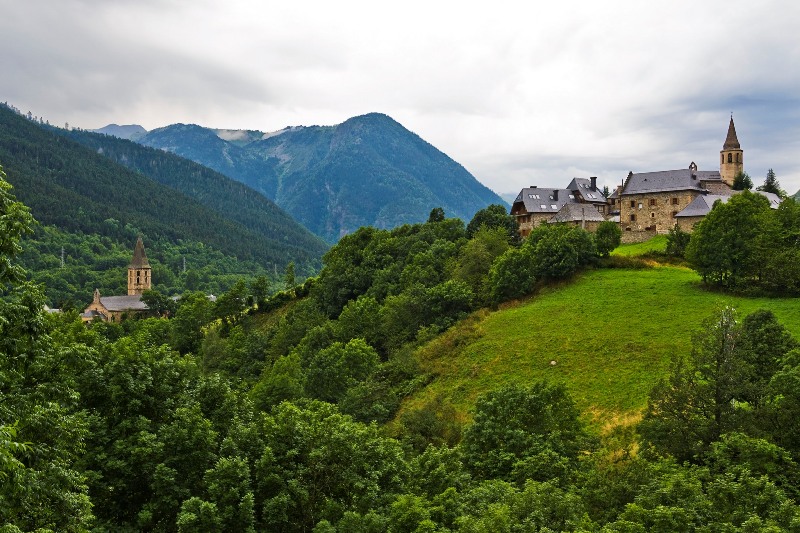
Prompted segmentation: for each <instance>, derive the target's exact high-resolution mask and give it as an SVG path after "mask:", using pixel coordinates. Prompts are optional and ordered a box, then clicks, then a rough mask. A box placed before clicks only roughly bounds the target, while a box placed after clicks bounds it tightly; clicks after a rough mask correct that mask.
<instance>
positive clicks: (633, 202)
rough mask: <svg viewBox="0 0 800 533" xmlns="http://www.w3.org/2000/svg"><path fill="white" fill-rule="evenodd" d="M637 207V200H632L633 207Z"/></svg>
mask: <svg viewBox="0 0 800 533" xmlns="http://www.w3.org/2000/svg"><path fill="white" fill-rule="evenodd" d="M634 207H636V200H631V209H633V208H634Z"/></svg>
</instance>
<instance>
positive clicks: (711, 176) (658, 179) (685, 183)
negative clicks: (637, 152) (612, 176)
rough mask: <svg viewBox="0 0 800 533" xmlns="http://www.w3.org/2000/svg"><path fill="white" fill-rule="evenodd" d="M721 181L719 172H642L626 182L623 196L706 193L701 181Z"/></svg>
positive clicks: (687, 170)
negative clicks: (678, 192) (672, 192)
mask: <svg viewBox="0 0 800 533" xmlns="http://www.w3.org/2000/svg"><path fill="white" fill-rule="evenodd" d="M716 180H721V177H720V175H719V171H717V170H705V171H694V172H692V170H691V169H688V168H683V169H680V170H662V171H660V172H642V173H639V174H631V175H630V176H628V179H627V180H626V182H625V188H624V189H623V190H622V194H621V196H624V195H626V194H642V193H653V192H667V191H686V190H693V191H704V190H705V189H703V187H701V186H700V182H701V181H716Z"/></svg>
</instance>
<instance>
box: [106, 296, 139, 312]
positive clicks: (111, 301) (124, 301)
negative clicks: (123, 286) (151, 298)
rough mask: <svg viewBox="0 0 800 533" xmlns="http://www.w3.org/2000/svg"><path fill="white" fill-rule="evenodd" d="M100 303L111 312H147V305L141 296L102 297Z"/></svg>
mask: <svg viewBox="0 0 800 533" xmlns="http://www.w3.org/2000/svg"><path fill="white" fill-rule="evenodd" d="M100 303H101V304H103V307H105V308H106V309H108V310H109V311H145V310H146V309H148V307H147V305H146V304H145V303H144V302H143V301H142V297H141V295H138V294H134V295H131V296H101V297H100Z"/></svg>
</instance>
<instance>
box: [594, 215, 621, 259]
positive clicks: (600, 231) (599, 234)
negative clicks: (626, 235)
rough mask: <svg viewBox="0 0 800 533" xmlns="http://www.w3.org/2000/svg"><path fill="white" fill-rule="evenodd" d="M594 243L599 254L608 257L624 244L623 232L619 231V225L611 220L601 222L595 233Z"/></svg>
mask: <svg viewBox="0 0 800 533" xmlns="http://www.w3.org/2000/svg"><path fill="white" fill-rule="evenodd" d="M594 242H595V245H596V246H597V253H598V254H600V256H601V257H607V256H608V255H609V254H610V253H611V251H612V250H614V248H616V247H617V246H619V244H620V242H622V230H621V229H619V224H617V223H616V222H613V221H611V220H605V221H603V222H601V223H600V225H598V226H597V231H596V232H595V233H594Z"/></svg>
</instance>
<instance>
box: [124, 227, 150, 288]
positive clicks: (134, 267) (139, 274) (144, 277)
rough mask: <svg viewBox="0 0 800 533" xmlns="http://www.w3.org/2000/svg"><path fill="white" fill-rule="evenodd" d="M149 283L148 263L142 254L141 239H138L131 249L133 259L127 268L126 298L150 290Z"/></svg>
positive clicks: (142, 245) (145, 256)
mask: <svg viewBox="0 0 800 533" xmlns="http://www.w3.org/2000/svg"><path fill="white" fill-rule="evenodd" d="M151 283H152V282H151V279H150V263H149V262H148V261H147V254H145V253H144V243H142V238H141V237H139V238H138V239H136V247H135V248H134V249H133V259H131V264H130V266H128V296H133V295H136V294H142V293H143V292H144V291H148V290H150V287H151Z"/></svg>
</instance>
